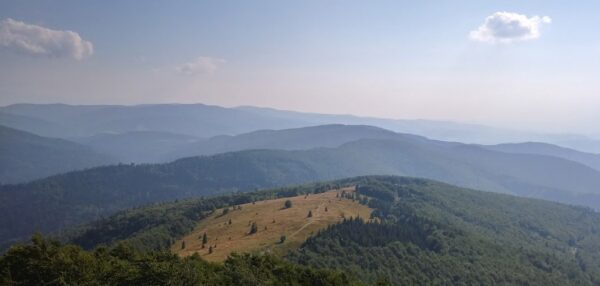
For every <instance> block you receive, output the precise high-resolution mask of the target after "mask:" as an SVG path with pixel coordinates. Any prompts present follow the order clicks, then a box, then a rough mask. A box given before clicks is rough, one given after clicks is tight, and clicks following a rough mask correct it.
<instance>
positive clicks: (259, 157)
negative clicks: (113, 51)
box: [0, 137, 600, 241]
mask: <svg viewBox="0 0 600 286" xmlns="http://www.w3.org/2000/svg"><path fill="white" fill-rule="evenodd" d="M403 138H404V139H403V140H359V141H356V142H351V143H347V144H344V145H342V146H340V147H338V148H319V149H313V150H305V151H283V150H251V151H241V152H232V153H224V154H219V155H214V156H209V157H195V158H187V159H182V160H177V161H175V162H172V163H169V164H156V165H118V166H109V167H101V168H94V169H90V170H85V171H80V172H72V173H67V174H64V175H60V176H55V177H50V178H47V179H43V180H39V181H35V182H31V183H28V184H22V185H14V186H11V185H9V186H0V226H1V227H0V241H6V240H8V239H16V238H19V237H23V236H28V235H30V234H31V233H32V232H33V231H34V230H40V231H43V232H48V231H54V230H57V229H60V228H64V227H66V226H71V225H75V224H80V223H84V222H89V221H92V220H95V219H98V218H100V217H102V216H105V215H109V214H112V213H114V212H116V211H119V210H122V209H126V208H130V207H134V206H139V205H143V204H147V203H152V202H161V201H169V200H174V199H179V198H188V197H194V196H203V195H214V194H219V193H226V192H233V191H251V190H254V189H256V188H269V187H277V186H285V185H290V184H301V183H305V182H311V181H317V180H330V179H337V178H343V177H349V176H358V175H374V174H391V175H405V176H415V177H423V178H430V179H435V180H439V181H443V182H447V183H451V184H455V185H459V186H463V187H470V188H474V189H481V190H486V191H494V192H502V193H511V194H516V195H520V196H528V197H537V198H544V199H549V200H556V201H562V202H567V203H573V204H581V205H587V206H590V207H594V208H599V207H600V195H599V193H598V192H599V190H600V188H599V186H600V174H599V173H598V172H597V171H595V170H593V169H591V168H589V167H586V166H584V165H581V164H578V163H575V162H572V161H568V160H564V159H560V158H555V157H549V156H541V155H529V154H507V153H503V152H495V151H490V150H486V149H483V148H480V147H476V146H469V145H463V144H448V143H443V142H438V141H425V143H423V142H422V141H421V140H422V139H420V137H419V138H418V140H419V141H418V142H415V141H414V140H412V139H410V138H409V137H403Z"/></svg>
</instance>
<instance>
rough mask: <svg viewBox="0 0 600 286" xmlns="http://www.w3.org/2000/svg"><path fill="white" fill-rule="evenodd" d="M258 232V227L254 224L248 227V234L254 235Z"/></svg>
mask: <svg viewBox="0 0 600 286" xmlns="http://www.w3.org/2000/svg"><path fill="white" fill-rule="evenodd" d="M257 232H258V225H256V222H253V223H252V226H250V234H255V233H257Z"/></svg>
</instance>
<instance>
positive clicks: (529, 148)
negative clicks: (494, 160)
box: [484, 142, 600, 171]
mask: <svg viewBox="0 0 600 286" xmlns="http://www.w3.org/2000/svg"><path fill="white" fill-rule="evenodd" d="M484 148H486V149H489V150H495V151H501V152H506V153H514V154H537V155H547V156H553V157H558V158H563V159H567V160H571V161H574V162H579V163H581V164H584V165H587V166H589V167H592V168H594V169H596V170H598V171H600V155H598V154H592V153H586V152H580V151H577V150H573V149H569V148H564V147H560V146H556V145H552V144H547V143H540V142H525V143H506V144H498V145H489V146H484Z"/></svg>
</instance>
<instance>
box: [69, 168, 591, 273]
mask: <svg viewBox="0 0 600 286" xmlns="http://www.w3.org/2000/svg"><path fill="white" fill-rule="evenodd" d="M352 186H356V190H357V193H358V194H360V195H361V196H365V197H368V198H369V200H368V202H367V205H368V207H369V208H371V209H372V216H373V217H374V218H375V221H373V222H367V221H366V220H364V219H356V218H353V219H350V218H349V217H348V218H347V219H346V220H345V221H344V220H342V221H341V222H339V220H338V222H339V223H337V224H334V225H332V226H330V227H328V228H326V229H323V230H322V231H320V232H315V234H314V235H312V236H310V237H309V238H308V239H307V241H306V242H305V243H303V244H302V245H301V246H300V247H299V248H296V247H295V246H294V247H289V248H286V249H285V250H286V251H289V252H288V253H287V255H285V257H286V258H287V260H289V261H292V262H295V263H298V264H303V265H308V266H313V267H315V268H335V269H337V270H339V271H341V272H343V273H346V274H348V275H350V276H354V277H359V278H361V279H363V281H365V282H374V281H375V280H376V279H378V278H385V279H386V280H388V281H390V282H392V284H394V285H431V284H445V285H448V284H453V285H456V284H461V285H462V284H464V285H474V284H476V285H480V284H483V285H498V284H501V285H524V284H528V285H597V284H598V283H599V282H600V253H598V251H597V249H598V248H599V247H600V215H599V214H598V213H596V212H594V211H592V210H590V209H586V208H581V207H573V206H567V205H563V204H559V203H552V202H547V201H541V200H536V199H526V198H519V197H514V196H508V195H502V194H494V193H489V192H481V191H475V190H469V189H462V188H458V187H454V186H451V185H447V184H443V183H439V182H434V181H430V180H423V179H415V178H405V177H389V176H368V177H358V178H349V179H343V180H337V181H332V182H325V183H317V184H311V185H304V186H299V187H292V188H283V189H275V190H269V191H259V192H251V193H245V194H236V195H230V196H224V197H215V198H208V199H193V200H186V201H180V202H174V203H165V204H160V205H153V206H149V207H143V208H137V209H133V210H129V211H124V212H121V213H119V214H117V215H115V216H112V217H109V218H106V219H103V220H101V221H98V222H96V223H93V224H90V225H88V226H87V227H84V228H83V229H82V230H80V231H77V232H75V235H74V236H71V237H70V241H71V242H75V243H77V244H80V245H83V246H85V247H88V248H90V247H93V246H95V245H98V244H108V245H111V244H115V243H118V242H122V241H126V242H128V243H130V244H131V245H133V246H135V247H137V248H140V249H148V248H149V249H155V248H161V247H169V246H171V247H172V249H173V250H175V251H177V252H180V251H184V252H185V251H186V250H185V249H188V247H190V248H194V247H195V246H197V243H199V242H200V241H201V237H200V234H202V233H203V232H204V231H205V230H206V231H207V233H208V236H209V242H208V243H207V245H212V246H214V244H213V243H216V244H217V247H216V248H215V249H213V250H214V251H215V252H213V254H214V255H215V256H219V257H217V260H220V259H221V256H220V254H219V253H218V252H217V251H219V249H220V248H221V247H226V245H227V242H228V237H227V235H226V236H225V237H223V236H221V235H219V237H218V240H217V238H216V237H214V236H213V235H214V232H212V231H216V230H218V229H219V228H220V229H221V230H220V231H221V232H219V233H222V234H226V233H227V229H228V228H229V225H228V224H227V220H228V218H232V217H233V218H235V220H233V219H232V221H233V223H238V220H242V219H243V221H241V222H239V223H243V224H245V227H242V228H241V229H245V228H246V227H248V225H247V222H248V220H252V221H258V220H259V219H261V220H264V221H265V223H266V225H267V226H268V227H269V229H270V228H271V225H272V224H269V222H270V221H271V220H272V219H273V216H272V211H273V210H272V211H271V212H260V211H259V212H258V215H256V210H252V211H254V213H252V211H251V210H249V209H248V210H247V211H246V212H244V210H245V209H246V208H247V207H251V206H253V205H252V202H256V204H255V205H254V206H260V204H261V203H263V204H269V202H273V201H272V200H271V199H273V198H278V199H279V201H277V202H278V203H281V202H283V201H284V200H285V199H283V198H291V197H295V196H298V195H300V197H299V200H304V196H305V195H306V194H309V195H308V198H310V197H311V196H315V198H318V197H317V196H319V195H320V194H323V193H324V192H325V194H327V190H329V189H332V188H343V187H352ZM332 199H333V200H335V198H332ZM262 200H266V201H265V202H261V201H262ZM342 200H346V202H347V203H350V204H351V203H352V201H351V200H350V199H342ZM361 201H362V203H365V201H364V200H361ZM239 205H242V210H233V208H234V206H239ZM277 205H279V204H277ZM223 207H229V208H230V213H227V214H226V215H225V216H222V217H219V218H215V217H218V216H220V215H222V211H218V209H221V208H223ZM257 208H258V207H257ZM292 208H294V206H292ZM275 211H277V210H275ZM302 211H306V210H305V209H302ZM236 212H239V213H236ZM242 213H243V216H239V215H240V214H242ZM230 215H231V216H230ZM253 215H254V216H253ZM227 216H230V217H227ZM361 217H362V215H361ZM275 219H276V221H278V220H279V218H275ZM300 219H307V218H305V217H304V216H303V217H301V218H300ZM338 219H339V218H338ZM142 222H143V223H142ZM198 222H200V223H199V224H198ZM242 226H244V225H242ZM259 226H260V224H259ZM207 227H208V228H207ZM194 229H195V230H194ZM236 229H237V228H236ZM241 229H240V230H241ZM261 231H263V229H262V228H260V227H259V228H258V233H260V232H261ZM267 232H268V230H267ZM181 237H185V239H186V242H189V244H188V243H186V247H185V249H184V250H181V241H177V240H176V239H179V238H181ZM246 237H247V236H246ZM240 238H241V239H243V237H240ZM240 238H238V239H240ZM232 239H233V237H232ZM262 242H263V243H264V244H265V245H263V246H262V247H263V249H264V247H265V246H268V245H269V244H272V243H273V241H272V239H271V238H267V239H265V240H264V241H262ZM178 246H179V249H177V247H178ZM260 247H261V246H260V245H259V248H260ZM248 249H249V250H252V249H253V248H252V247H250V248H248ZM267 249H268V247H267ZM190 250H193V249H190ZM204 251H207V250H206V249H205V250H204ZM282 254H284V253H282ZM203 255H204V256H205V257H209V256H210V255H208V254H203ZM211 255H212V254H211Z"/></svg>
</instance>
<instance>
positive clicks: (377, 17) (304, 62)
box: [0, 0, 600, 135]
mask: <svg viewBox="0 0 600 286" xmlns="http://www.w3.org/2000/svg"><path fill="white" fill-rule="evenodd" d="M598 11H600V2H599V1H549V0H546V1H509V0H502V1H495V0H486V1H456V0H455V1H450V0H448V1H442V0H440V1H383V0H382V1H379V0H377V1H353V0H344V1H342V0H340V1H333V0H315V1H310V0H307V1H279V0H273V1H227V0H222V1H0V105H9V104H13V103H69V104H128V105H129V104H147V103H205V104H215V105H221V106H227V107H229V106H239V105H253V106H264V107H273V108H278V109H286V110H297V111H307V112H319V113H334V114H355V115H363V116H374V117H385V118H398V119H417V118H418V119H434V120H451V121H458V122H469V123H480V124H487V125H494V126H500V127H508V128H513V129H523V130H533V131H545V132H565V133H567V132H568V133H583V134H588V135H598V134H600V125H599V124H597V122H600V33H598V32H597V27H600V17H598V15H597V12H598Z"/></svg>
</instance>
